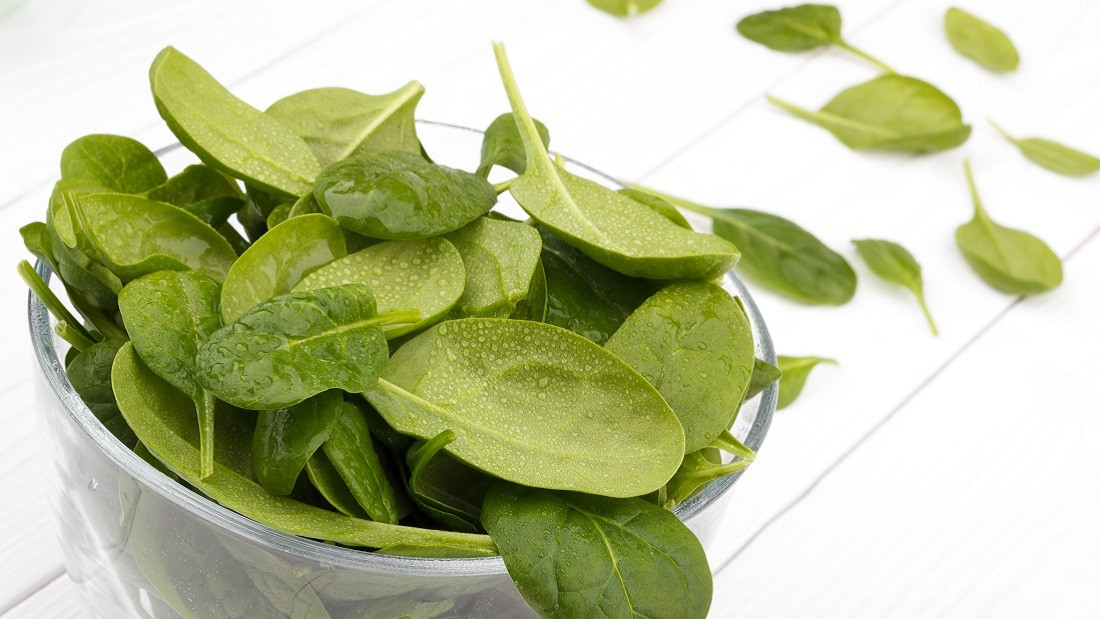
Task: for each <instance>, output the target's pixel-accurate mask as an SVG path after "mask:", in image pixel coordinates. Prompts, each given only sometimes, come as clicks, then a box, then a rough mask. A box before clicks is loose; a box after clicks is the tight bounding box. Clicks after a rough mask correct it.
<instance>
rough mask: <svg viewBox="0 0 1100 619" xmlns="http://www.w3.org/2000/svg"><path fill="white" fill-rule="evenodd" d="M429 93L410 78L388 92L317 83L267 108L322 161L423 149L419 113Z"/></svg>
mask: <svg viewBox="0 0 1100 619" xmlns="http://www.w3.org/2000/svg"><path fill="white" fill-rule="evenodd" d="M423 95H424V87H423V86H421V85H420V83H419V82H409V83H408V84H405V85H404V86H402V87H401V88H399V89H397V90H395V91H393V92H391V93H388V94H384V95H367V94H363V93H361V92H357V91H355V90H351V89H349V88H316V89H314V90H306V91H303V92H299V93H295V94H293V95H290V96H289V97H284V98H282V99H279V100H278V101H276V102H275V103H273V104H271V107H269V108H267V111H265V112H264V113H265V114H267V115H268V116H271V117H272V118H275V119H277V120H279V121H280V122H281V123H282V124H283V125H285V126H287V127H288V128H289V129H290V130H291V131H293V132H294V133H296V134H297V135H298V136H299V137H301V138H302V139H303V140H305V142H306V144H309V147H310V148H311V149H312V150H313V154H314V155H316V156H317V160H318V161H320V163H321V166H322V167H327V166H328V165H330V164H332V163H335V162H337V161H340V160H342V159H347V158H348V157H352V156H354V155H357V154H361V153H366V152H371V151H374V152H378V151H393V150H401V151H406V152H409V153H413V154H416V155H419V154H420V140H419V139H417V137H416V125H415V124H414V123H413V114H414V113H415V112H416V104H417V102H419V101H420V97H421V96H423Z"/></svg>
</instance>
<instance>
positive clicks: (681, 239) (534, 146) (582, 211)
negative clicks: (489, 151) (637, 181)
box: [493, 43, 738, 280]
mask: <svg viewBox="0 0 1100 619" xmlns="http://www.w3.org/2000/svg"><path fill="white" fill-rule="evenodd" d="M493 50H494V52H495V53H496V56H497V65H498V67H499V69H500V74H501V78H502V80H503V82H504V88H505V91H506V92H507V93H508V100H509V101H510V102H511V104H512V112H513V114H515V117H516V122H517V123H518V125H519V132H520V136H521V138H522V139H523V147H524V150H525V152H526V153H527V168H526V169H525V170H524V172H523V174H521V175H520V176H519V177H518V178H516V180H515V181H513V182H512V184H511V186H510V187H509V190H508V191H509V193H511V194H512V197H514V198H515V199H516V202H518V203H519V205H520V206H522V207H523V210H525V211H527V213H528V214H529V215H531V217H533V218H534V219H535V220H537V221H538V222H539V223H540V224H542V225H543V226H545V227H546V228H549V229H550V230H551V231H552V232H553V233H554V234H556V235H557V236H559V237H561V238H562V239H563V240H565V241H566V242H567V243H569V244H571V245H573V246H575V247H577V248H578V249H580V250H581V251H583V252H584V253H585V254H587V255H588V256H590V257H591V258H592V259H594V260H596V261H597V262H600V263H601V264H603V265H605V266H607V267H610V268H612V269H615V270H616V271H619V272H620V273H624V274H626V275H632V276H636V277H647V278H650V279H701V280H705V279H713V278H715V277H718V276H720V275H722V274H723V273H725V272H726V271H728V270H729V269H730V267H732V266H733V264H734V263H735V262H736V261H737V258H738V253H737V248H736V247H734V246H733V245H732V244H730V243H729V242H727V241H724V240H722V239H720V238H718V237H716V236H713V235H709V234H699V233H697V232H692V231H690V230H685V229H684V228H681V227H679V226H677V225H676V224H674V223H672V222H671V221H669V220H668V219H665V218H664V217H663V216H661V214H660V213H657V212H655V211H653V210H652V209H650V208H648V207H646V206H644V205H641V204H638V203H637V202H635V201H633V200H631V199H630V198H627V197H626V196H623V195H621V194H618V193H615V192H614V191H612V190H610V189H608V188H606V187H604V186H603V185H600V184H599V183H596V182H594V181H590V180H588V179H584V178H581V177H579V176H574V175H573V174H570V173H569V172H566V171H565V170H562V169H560V168H559V167H558V166H557V165H555V164H554V162H553V161H552V160H551V159H550V156H549V155H548V154H547V152H546V148H545V147H543V145H542V141H541V138H540V137H539V135H538V130H537V129H536V127H535V124H534V121H533V120H532V119H531V116H530V114H528V112H527V107H526V105H525V104H524V103H523V99H522V98H521V96H520V93H519V88H518V86H517V85H516V81H515V77H514V76H513V75H512V69H511V67H510V66H509V64H508V57H507V55H506V54H505V52H504V46H503V45H501V44H499V43H497V44H494V46H493Z"/></svg>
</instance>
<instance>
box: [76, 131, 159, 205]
mask: <svg viewBox="0 0 1100 619" xmlns="http://www.w3.org/2000/svg"><path fill="white" fill-rule="evenodd" d="M61 178H62V179H63V180H68V181H74V180H86V181H93V182H95V183H97V184H99V185H102V186H103V188H104V189H105V190H107V191H110V192H118V193H141V192H143V191H147V190H149V189H152V188H153V187H156V186H157V185H159V184H161V183H163V182H164V181H165V179H167V178H168V175H167V174H166V173H165V172H164V166H162V165H161V163H160V160H159V159H157V156H156V155H155V154H153V151H151V150H149V149H148V148H147V147H146V146H145V145H144V144H142V143H141V142H138V141H137V140H134V139H132V138H127V137H123V136H121V135H103V134H95V135H86V136H84V137H82V138H77V139H76V140H75V141H74V142H72V143H71V144H69V145H68V146H66V147H65V150H63V151H62V152H61Z"/></svg>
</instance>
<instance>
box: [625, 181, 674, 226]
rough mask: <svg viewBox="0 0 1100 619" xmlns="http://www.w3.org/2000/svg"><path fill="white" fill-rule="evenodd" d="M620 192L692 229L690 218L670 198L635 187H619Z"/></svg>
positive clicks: (672, 220)
mask: <svg viewBox="0 0 1100 619" xmlns="http://www.w3.org/2000/svg"><path fill="white" fill-rule="evenodd" d="M618 192H619V193H621V194H622V195H624V196H626V197H628V198H630V199H631V200H634V201H635V202H638V203H640V204H643V205H645V206H648V207H649V208H651V209H653V210H655V211H657V212H658V213H660V214H661V215H663V216H664V218H665V219H667V220H669V221H671V222H672V223H674V224H676V225H677V226H680V227H681V228H687V229H688V230H691V229H692V228H691V224H689V223H688V220H687V218H685V217H684V214H683V213H681V212H680V211H679V210H678V209H677V208H676V207H675V206H673V204H672V203H671V202H669V201H668V200H666V199H664V198H661V197H659V196H655V195H653V194H652V193H646V192H644V191H642V190H640V189H636V188H634V187H627V188H625V189H619V190H618Z"/></svg>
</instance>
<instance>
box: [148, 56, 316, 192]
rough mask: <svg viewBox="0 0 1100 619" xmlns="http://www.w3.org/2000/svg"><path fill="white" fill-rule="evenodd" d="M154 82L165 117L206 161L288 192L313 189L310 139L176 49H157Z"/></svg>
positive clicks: (155, 95) (155, 96)
mask: <svg viewBox="0 0 1100 619" xmlns="http://www.w3.org/2000/svg"><path fill="white" fill-rule="evenodd" d="M149 82H150V85H151V86H152V89H153V100H154V101H155V102H156V105H157V111H158V112H159V113H160V116H161V118H163V119H164V122H165V123H166V124H167V125H168V128H169V129H171V130H172V133H174V134H175V135H176V138H178V139H179V141H180V142H182V143H183V145H184V146H186V147H187V148H188V150H190V151H191V152H193V153H195V154H196V155H198V156H199V159H201V160H202V162H203V163H205V164H206V165H208V166H211V167H213V168H217V169H219V170H221V171H223V172H225V173H226V174H228V175H230V176H232V177H234V178H239V179H241V180H243V181H246V182H248V183H251V184H254V185H256V186H258V187H260V188H262V189H264V190H266V191H270V192H274V193H277V194H283V195H288V196H300V195H302V194H303V193H305V192H307V191H309V190H310V187H311V186H312V185H313V181H314V180H315V179H316V178H317V175H318V174H320V172H321V165H320V163H318V161H317V157H315V156H314V154H313V151H311V150H310V148H309V145H307V144H306V143H305V141H303V140H302V139H301V138H299V137H298V136H296V135H294V132H293V131H291V130H290V129H288V128H287V127H286V126H284V125H283V124H282V123H280V122H279V121H277V120H275V119H274V118H272V117H271V116H267V115H265V114H264V113H263V112H261V111H259V110H257V109H256V108H254V107H252V106H250V105H248V104H247V103H245V102H244V101H241V100H240V99H238V98H237V97H235V96H233V94H232V93H230V92H229V91H228V90H226V88H225V87H224V86H222V85H221V84H219V83H218V81H217V80H215V79H214V78H213V76H211V75H210V74H209V73H207V72H206V70H205V69H203V68H202V67H200V66H199V65H198V64H197V63H196V62H195V61H194V60H191V59H190V58H188V57H187V56H185V55H183V54H182V53H180V52H179V51H177V50H176V49H175V48H173V47H166V48H164V49H163V50H162V51H161V52H160V53H159V54H157V57H156V58H155V59H154V60H153V65H152V66H151V67H150V68H149Z"/></svg>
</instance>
